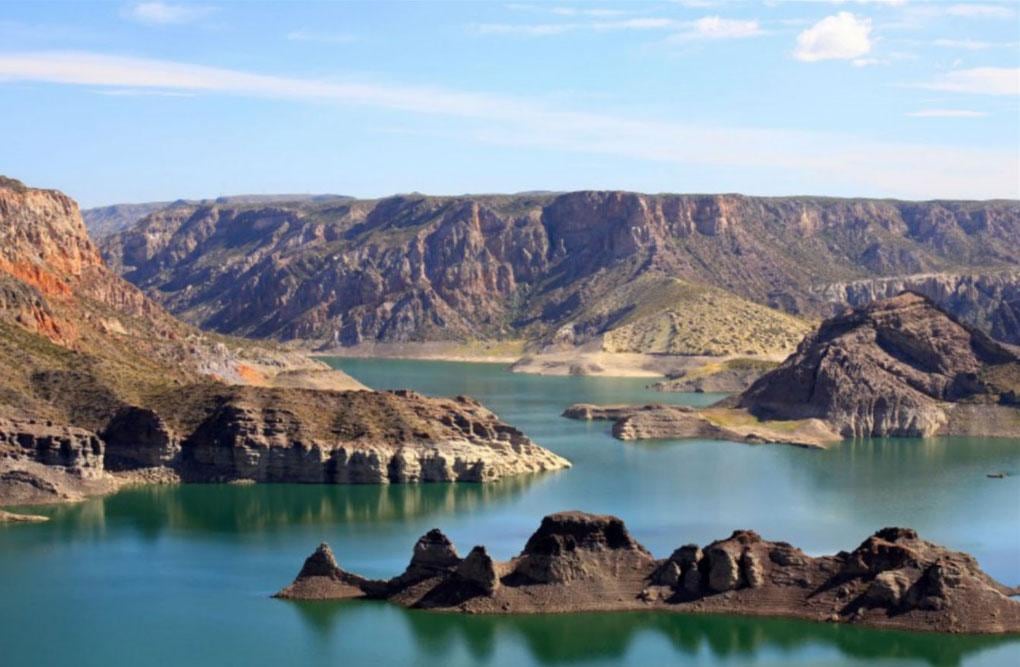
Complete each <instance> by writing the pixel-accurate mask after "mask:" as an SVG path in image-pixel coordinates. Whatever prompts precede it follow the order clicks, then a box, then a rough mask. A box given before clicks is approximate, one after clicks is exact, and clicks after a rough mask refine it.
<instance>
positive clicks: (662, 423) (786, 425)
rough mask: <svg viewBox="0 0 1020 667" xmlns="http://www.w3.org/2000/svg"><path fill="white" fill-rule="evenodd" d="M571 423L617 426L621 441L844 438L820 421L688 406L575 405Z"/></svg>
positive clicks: (805, 443)
mask: <svg viewBox="0 0 1020 667" xmlns="http://www.w3.org/2000/svg"><path fill="white" fill-rule="evenodd" d="M563 416H564V417H566V418H568V419H580V420H588V421H590V420H605V421H611V422H613V429H612V433H613V436H614V437H616V438H619V439H620V440H684V439H692V438H693V439H703V440H728V441H731V442H746V443H749V444H768V443H778V444H784V445H796V446H798V447H825V446H827V445H829V444H831V443H833V442H836V441H838V440H839V439H840V438H839V436H838V434H837V433H836V431H834V430H832V429H831V428H830V427H829V426H828V425H827V424H826V423H825V422H823V421H821V420H819V419H800V420H795V421H783V422H776V421H772V422H770V421H762V420H759V419H757V418H755V417H754V416H753V415H751V414H750V413H748V412H746V411H744V410H739V409H733V408H702V409H696V408H691V407H688V406H684V405H662V404H655V403H653V404H650V405H609V406H599V405H591V404H588V403H575V404H574V405H571V406H570V407H568V408H567V409H566V410H564V411H563Z"/></svg>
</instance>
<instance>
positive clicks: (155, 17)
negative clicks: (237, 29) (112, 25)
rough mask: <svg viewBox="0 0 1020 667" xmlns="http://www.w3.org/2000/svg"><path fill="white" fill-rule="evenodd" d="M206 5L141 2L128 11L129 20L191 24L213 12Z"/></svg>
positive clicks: (156, 23) (148, 22)
mask: <svg viewBox="0 0 1020 667" xmlns="http://www.w3.org/2000/svg"><path fill="white" fill-rule="evenodd" d="M213 10H214V8H213V7H207V6H204V5H174V4H169V3H166V2H139V3H138V4H136V5H134V6H132V7H131V8H130V9H128V10H127V12H126V15H127V17H128V18H130V19H132V20H134V21H138V22H139V23H146V24H149V25H171V24H181V23H191V22H192V21H197V20H198V19H201V18H204V17H206V16H208V15H209V14H211V13H212V12H213Z"/></svg>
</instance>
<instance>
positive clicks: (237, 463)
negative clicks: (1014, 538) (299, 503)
mask: <svg viewBox="0 0 1020 667" xmlns="http://www.w3.org/2000/svg"><path fill="white" fill-rule="evenodd" d="M567 466H569V463H568V462H567V461H566V460H564V459H563V458H561V457H559V456H557V455H555V454H553V453H552V452H549V451H548V450H545V449H543V448H541V447H539V446H538V445H536V444H535V443H533V442H532V441H531V440H530V439H528V438H527V436H525V435H524V434H522V433H521V432H519V431H517V430H516V429H514V428H513V427H511V426H509V425H507V424H505V423H504V422H502V421H501V420H499V418H498V417H496V416H495V415H494V414H493V413H491V412H490V411H488V410H487V409H486V408H485V407H483V406H482V405H480V404H479V403H478V402H477V401H474V400H473V399H471V398H468V397H464V396H459V397H456V398H451V399H438V398H430V397H426V396H422V395H420V394H416V393H414V392H409V391H399V390H398V391H391V392H376V391H369V390H367V388H366V387H364V386H362V385H361V384H360V383H358V382H356V381H355V380H353V379H352V378H350V377H349V376H347V375H345V374H344V373H342V372H339V371H335V370H332V369H330V368H329V367H328V366H327V365H326V364H324V363H321V362H319V361H314V360H311V359H309V358H308V357H306V356H304V355H302V354H298V353H295V352H292V351H288V350H285V349H282V348H280V347H278V346H275V345H272V344H266V343H254V342H251V341H245V340H241V339H236V338H230V337H226V336H219V335H215V334H206V333H203V332H201V331H199V330H197V329H195V328H194V327H192V326H190V325H187V324H184V323H182V322H180V321H178V320H177V319H175V318H174V317H173V316H171V315H169V314H168V313H167V312H166V311H164V310H163V309H162V308H161V307H160V306H158V305H157V304H156V303H155V302H153V301H151V300H150V299H149V298H148V297H147V296H145V295H144V294H143V293H142V292H141V291H140V290H138V289H137V288H136V287H134V286H132V285H131V284H129V283H127V282H126V281H124V280H123V279H122V278H120V277H119V276H117V275H116V274H114V273H113V272H112V271H110V269H109V268H108V267H107V265H106V264H105V262H104V261H103V260H102V258H101V257H100V254H99V251H98V250H97V249H96V247H95V245H94V243H93V242H92V240H91V239H90V238H89V236H88V234H87V233H86V230H85V227H84V224H83V223H82V219H81V215H80V213H79V210H78V206H77V204H76V203H75V202H74V201H73V200H71V199H70V198H68V197H66V196H65V195H63V194H61V193H59V192H56V191H51V190H39V189H35V188H29V187H26V186H25V185H23V184H22V183H20V182H19V181H15V180H13V179H8V178H3V177H0V506H2V505H13V504H34V503H43V502H63V501H73V500H79V499H81V498H84V497H87V496H90V495H95V494H101V493H108V492H110V491H112V490H115V489H116V488H118V487H119V486H121V485H123V484H126V483H138V482H177V481H196V482H206V481H253V482H308V483H336V484H345V483H389V482H433V481H465V482H488V481H492V480H496V479H500V478H502V477H505V476H508V475H518V474H529V473H535V472H541V471H546V470H555V469H559V468H564V467H567Z"/></svg>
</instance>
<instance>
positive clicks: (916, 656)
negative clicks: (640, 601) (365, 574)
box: [285, 601, 1020, 667]
mask: <svg viewBox="0 0 1020 667" xmlns="http://www.w3.org/2000/svg"><path fill="white" fill-rule="evenodd" d="M285 604H292V605H294V606H295V608H296V609H297V610H298V613H299V615H300V617H301V619H302V621H303V622H304V623H305V624H306V625H307V626H308V627H309V628H310V629H311V630H312V631H314V633H315V634H316V635H319V636H320V637H322V638H327V637H329V636H334V637H335V636H337V633H344V632H347V631H349V628H346V624H345V621H346V620H347V618H345V617H350V619H351V621H352V625H357V624H359V623H360V622H366V623H367V622H368V620H367V617H372V616H376V615H381V616H385V617H387V618H386V620H387V622H392V619H391V618H389V616H391V615H394V614H397V615H399V616H401V617H402V618H403V621H404V623H405V624H406V627H407V628H408V629H409V630H410V634H411V637H412V638H413V640H414V643H415V650H416V652H418V653H419V654H421V655H423V656H429V657H432V658H436V659H437V660H438V661H442V660H443V659H445V658H447V657H449V656H454V655H458V654H460V653H461V652H464V653H466V654H467V655H469V656H470V657H471V661H472V662H473V663H476V664H487V663H490V662H492V661H493V660H494V658H495V657H496V656H497V655H502V654H503V653H502V652H501V651H499V650H498V649H500V647H501V645H503V646H505V645H509V644H515V645H518V646H524V647H526V649H527V652H528V654H529V656H530V657H531V659H532V660H533V662H534V663H535V664H540V665H565V664H574V663H581V662H586V661H593V660H601V661H614V662H624V661H626V660H627V659H628V658H629V659H634V658H638V657H639V656H638V655H636V654H638V653H640V650H639V649H638V647H637V646H636V644H637V643H639V641H638V640H639V638H641V637H642V636H657V637H659V638H662V639H665V640H666V641H667V642H668V644H669V645H670V646H671V647H672V649H673V650H674V652H675V656H674V660H676V661H680V662H687V661H691V662H696V661H698V660H699V659H701V658H704V657H705V656H711V657H713V658H715V659H718V660H730V661H739V662H740V663H741V664H746V663H750V662H753V661H754V660H755V659H758V658H763V657H764V656H767V655H769V654H772V655H774V654H777V653H779V654H782V655H783V657H784V661H789V662H803V661H807V662H808V663H814V662H815V661H817V660H818V658H819V655H820V654H826V653H836V654H838V655H840V656H842V657H844V658H848V659H856V660H880V659H885V660H890V659H897V660H913V661H920V662H923V663H925V664H928V665H932V666H934V667H952V666H954V665H960V664H962V662H963V661H964V660H965V659H966V658H968V657H972V656H974V655H976V654H978V653H980V652H982V651H985V650H989V649H993V648H996V647H1003V646H1006V645H1008V644H1017V643H1020V639H1018V638H1016V637H993V636H979V635H974V636H951V635H932V634H922V633H908V632H894V631H879V630H871V629H867V628H856V627H850V626H845V625H830V624H824V623H811V622H807V621H795V620H787V619H762V618H740V617H728V616H713V615H687V614H670V613H652V612H649V613H644V612H629V613H603V614H591V613H585V614H569V615H567V614H556V615H519V616H470V615H460V614H448V613H434V612H425V611H415V610H406V609H402V608H399V607H395V606H393V605H388V604H387V603H381V602H358V601H347V602H335V603H329V602H295V603H285ZM659 657H660V659H661V657H662V656H661V655H660V656H659Z"/></svg>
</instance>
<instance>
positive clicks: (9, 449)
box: [0, 418, 104, 477]
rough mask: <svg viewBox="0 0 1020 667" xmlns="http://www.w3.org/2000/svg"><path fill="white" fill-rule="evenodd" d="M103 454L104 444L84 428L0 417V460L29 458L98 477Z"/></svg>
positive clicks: (80, 474) (69, 470) (82, 474)
mask: <svg viewBox="0 0 1020 667" xmlns="http://www.w3.org/2000/svg"><path fill="white" fill-rule="evenodd" d="M103 454H104V445H103V441H102V440H100V439H99V436H97V435H96V434H95V433H92V432H90V431H86V430H85V429H81V428H74V427H72V426H60V425H55V424H53V423H51V422H43V421H35V420H25V421H20V420H12V419H3V418H0V458H13V459H27V460H29V461H35V462H37V463H41V464H43V465H47V466H56V467H60V468H64V469H65V470H67V471H68V472H71V473H74V474H76V475H78V476H80V477H95V476H98V475H101V474H102V472H103Z"/></svg>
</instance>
